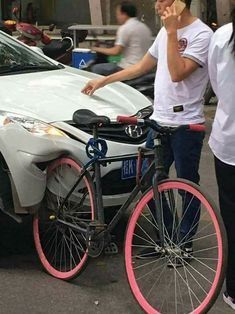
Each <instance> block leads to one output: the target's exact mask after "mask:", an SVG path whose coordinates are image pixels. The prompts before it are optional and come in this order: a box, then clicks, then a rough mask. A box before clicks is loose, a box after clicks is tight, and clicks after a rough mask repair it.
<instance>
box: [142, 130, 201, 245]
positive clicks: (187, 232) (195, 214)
mask: <svg viewBox="0 0 235 314" xmlns="http://www.w3.org/2000/svg"><path fill="white" fill-rule="evenodd" d="M154 137H155V132H154V131H150V132H149V134H148V137H147V142H146V147H147V148H153V146H154V142H153V140H154ZM204 137H205V133H204V132H192V131H185V130H180V131H178V132H176V133H175V134H173V135H171V136H168V137H166V139H165V140H164V143H163V147H164V149H163V150H164V152H163V155H164V168H165V172H166V174H167V175H168V174H169V170H170V167H171V166H172V164H173V163H175V169H176V173H177V177H178V178H181V179H186V180H189V181H192V182H194V183H196V184H199V181H200V176H199V164H200V158H201V151H202V146H203V140H204ZM146 166H147V165H146V161H145V163H144V165H143V171H146ZM179 193H180V191H179ZM180 194H181V193H180ZM181 197H184V208H183V209H182V210H183V213H182V217H183V219H182V221H181V224H180V238H181V240H182V239H184V241H183V242H188V243H190V240H191V239H192V237H193V236H194V235H195V234H196V232H197V226H198V222H199V218H200V202H199V201H198V200H197V199H193V200H192V195H191V194H189V193H188V194H186V195H181ZM149 205H150V208H151V209H153V204H149ZM163 207H164V213H163V215H164V224H165V226H166V228H167V230H168V233H169V234H170V232H171V228H172V224H173V217H172V213H171V211H170V208H169V206H168V204H167V202H166V201H165V202H164V204H163ZM184 212H185V213H184Z"/></svg>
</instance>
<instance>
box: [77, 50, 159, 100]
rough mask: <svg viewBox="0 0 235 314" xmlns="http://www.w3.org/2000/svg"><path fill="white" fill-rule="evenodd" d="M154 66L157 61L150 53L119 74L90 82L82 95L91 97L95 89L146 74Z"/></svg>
mask: <svg viewBox="0 0 235 314" xmlns="http://www.w3.org/2000/svg"><path fill="white" fill-rule="evenodd" d="M156 65H157V59H155V58H154V57H152V56H151V55H150V53H147V54H146V55H145V56H144V58H143V59H142V60H141V61H140V62H138V63H137V64H135V65H132V66H130V67H128V68H127V69H125V70H122V71H120V72H117V73H114V74H112V75H109V76H106V77H102V78H100V79H98V80H92V81H90V82H88V83H87V85H86V86H85V87H84V89H83V90H82V93H84V94H86V95H89V96H91V95H93V94H94V92H95V91H96V90H97V89H99V88H102V87H104V86H106V85H108V84H111V83H114V82H119V81H126V80H131V79H134V78H136V77H139V76H141V75H143V74H146V73H148V72H150V71H151V70H152V69H154V68H155V67H156Z"/></svg>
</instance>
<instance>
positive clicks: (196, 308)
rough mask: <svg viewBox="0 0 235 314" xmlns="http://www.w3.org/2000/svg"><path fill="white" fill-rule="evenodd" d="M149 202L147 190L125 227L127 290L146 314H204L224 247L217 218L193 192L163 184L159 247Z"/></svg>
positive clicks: (220, 272)
mask: <svg viewBox="0 0 235 314" xmlns="http://www.w3.org/2000/svg"><path fill="white" fill-rule="evenodd" d="M152 199H153V191H152V190H150V191H149V192H147V193H146V194H145V195H144V196H143V197H142V198H141V200H140V201H139V203H138V204H137V206H136V208H135V210H134V212H133V214H132V216H131V218H130V221H129V225H128V227H127V233H126V242H125V265H126V272H127V276H128V281H129V284H130V287H131V290H132V292H133V294H134V296H135V298H136V300H137V301H138V303H139V304H140V306H141V307H142V309H143V310H144V311H145V312H146V313H149V314H152V313H163V314H166V313H169V314H171V313H178V314H181V313H184V314H185V313H195V314H199V313H206V312H207V311H208V310H209V309H210V308H211V306H212V305H213V304H214V302H215V300H216V298H217V296H218V294H219V292H220V289H221V287H222V284H223V280H224V273H225V267H226V258H227V241H226V233H225V229H224V226H223V223H222V220H221V217H220V216H219V214H218V211H217V210H216V208H215V206H214V204H213V203H212V202H211V201H208V198H207V197H206V196H205V195H204V193H202V192H201V189H200V188H199V187H198V186H196V185H194V184H191V183H190V182H187V181H184V180H176V181H165V182H163V183H162V184H160V186H159V200H160V205H159V206H161V207H162V209H163V211H164V217H163V223H162V225H163V233H164V245H162V244H161V241H159V225H158V223H157V221H158V220H157V218H156V216H157V215H156V210H155V209H154V207H155V206H154V205H153V204H151V201H152ZM166 213H167V214H166ZM190 217H191V218H190Z"/></svg>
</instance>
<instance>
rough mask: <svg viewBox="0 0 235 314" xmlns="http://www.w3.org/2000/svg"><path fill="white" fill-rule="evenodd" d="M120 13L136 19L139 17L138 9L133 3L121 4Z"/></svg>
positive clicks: (125, 2) (123, 2) (124, 2)
mask: <svg viewBox="0 0 235 314" xmlns="http://www.w3.org/2000/svg"><path fill="white" fill-rule="evenodd" d="M119 7H120V11H121V12H122V13H125V14H126V15H127V16H129V17H136V16H137V8H136V6H135V5H134V3H132V2H131V1H122V2H121V3H120V4H119Z"/></svg>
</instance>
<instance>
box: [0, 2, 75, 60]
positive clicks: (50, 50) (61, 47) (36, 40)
mask: <svg viewBox="0 0 235 314" xmlns="http://www.w3.org/2000/svg"><path fill="white" fill-rule="evenodd" d="M13 15H14V17H15V20H12V21H5V22H4V25H5V27H6V28H8V29H9V31H11V32H12V31H14V30H16V31H18V32H19V33H20V36H19V37H18V38H17V39H18V40H19V41H21V42H23V43H24V44H26V45H28V46H31V47H39V48H41V49H42V51H43V53H44V54H45V55H46V56H48V57H50V58H52V59H54V60H56V61H58V62H60V63H64V64H66V65H71V64H72V50H73V47H74V43H73V37H72V36H71V34H69V30H68V29H67V30H65V29H63V30H62V31H61V37H62V39H51V38H50V36H48V35H47V34H46V30H45V29H43V30H41V29H39V28H38V27H36V26H34V25H32V24H29V23H24V22H21V21H19V18H18V8H14V9H13ZM54 28H55V25H54V24H52V25H50V26H49V31H53V30H54Z"/></svg>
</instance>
